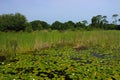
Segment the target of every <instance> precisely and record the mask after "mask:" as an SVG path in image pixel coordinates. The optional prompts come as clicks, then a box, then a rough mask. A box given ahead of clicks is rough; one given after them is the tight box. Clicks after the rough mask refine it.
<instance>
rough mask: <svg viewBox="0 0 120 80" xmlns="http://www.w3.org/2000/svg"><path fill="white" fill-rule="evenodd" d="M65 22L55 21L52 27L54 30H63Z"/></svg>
mask: <svg viewBox="0 0 120 80" xmlns="http://www.w3.org/2000/svg"><path fill="white" fill-rule="evenodd" d="M62 26H63V23H61V22H59V21H55V22H54V23H53V24H52V25H51V29H53V30H63V27H62Z"/></svg>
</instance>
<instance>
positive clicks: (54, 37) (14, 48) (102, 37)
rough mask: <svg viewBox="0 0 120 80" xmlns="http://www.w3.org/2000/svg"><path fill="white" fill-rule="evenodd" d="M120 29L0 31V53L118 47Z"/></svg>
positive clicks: (119, 44)
mask: <svg viewBox="0 0 120 80" xmlns="http://www.w3.org/2000/svg"><path fill="white" fill-rule="evenodd" d="M119 35H120V31H64V32H59V31H51V32H49V31H39V32H32V33H27V32H19V33H15V32H8V33H2V32H1V33H0V52H1V53H6V52H9V53H14V54H16V53H25V52H28V51H36V50H38V51H39V50H40V49H43V48H46V49H47V48H53V47H62V46H71V47H73V48H81V47H84V48H91V47H95V46H98V47H102V48H109V49H111V48H112V49H118V48H119V47H120V36H119Z"/></svg>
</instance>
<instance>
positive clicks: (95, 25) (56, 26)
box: [0, 13, 120, 32]
mask: <svg viewBox="0 0 120 80" xmlns="http://www.w3.org/2000/svg"><path fill="white" fill-rule="evenodd" d="M118 16H119V15H118V14H113V15H112V19H113V21H112V23H109V21H108V20H107V16H103V15H97V16H93V17H92V18H91V24H88V22H87V20H83V21H81V22H76V23H74V22H73V21H67V22H64V23H62V22H60V21H55V22H53V23H52V24H51V25H50V24H48V23H47V22H45V21H40V20H34V21H31V22H28V21H27V19H26V17H25V16H24V15H22V14H20V13H15V14H2V15H0V31H3V32H8V31H16V32H18V31H27V32H32V31H40V30H44V29H45V30H76V29H77V30H78V29H79V30H94V29H103V30H120V25H118V22H120V19H119V18H118Z"/></svg>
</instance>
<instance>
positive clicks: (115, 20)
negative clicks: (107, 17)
mask: <svg viewBox="0 0 120 80" xmlns="http://www.w3.org/2000/svg"><path fill="white" fill-rule="evenodd" d="M118 16H119V15H118V14H113V15H112V19H114V21H113V24H115V25H116V24H117V17H118Z"/></svg>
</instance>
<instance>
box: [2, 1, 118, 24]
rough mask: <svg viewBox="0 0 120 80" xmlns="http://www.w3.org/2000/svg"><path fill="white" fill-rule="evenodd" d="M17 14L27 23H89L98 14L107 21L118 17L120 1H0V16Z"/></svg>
mask: <svg viewBox="0 0 120 80" xmlns="http://www.w3.org/2000/svg"><path fill="white" fill-rule="evenodd" d="M17 12H19V13H21V14H23V15H25V16H26V17H27V19H28V21H32V20H43V21H46V22H48V23H53V22H54V21H56V20H58V21H61V22H65V21H68V20H72V21H74V22H78V21H82V20H88V21H89V22H90V19H91V18H92V16H95V15H99V14H101V15H106V16H108V17H109V18H108V19H111V16H112V15H113V14H118V15H119V17H120V0H0V15H1V14H8V13H17Z"/></svg>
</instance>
